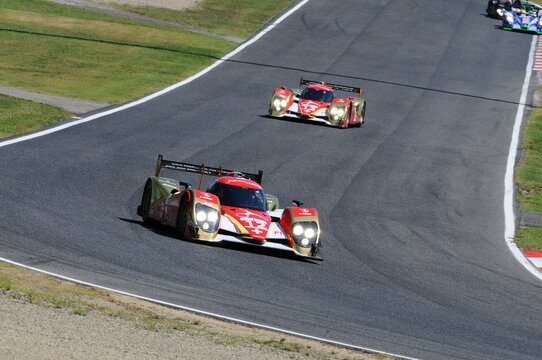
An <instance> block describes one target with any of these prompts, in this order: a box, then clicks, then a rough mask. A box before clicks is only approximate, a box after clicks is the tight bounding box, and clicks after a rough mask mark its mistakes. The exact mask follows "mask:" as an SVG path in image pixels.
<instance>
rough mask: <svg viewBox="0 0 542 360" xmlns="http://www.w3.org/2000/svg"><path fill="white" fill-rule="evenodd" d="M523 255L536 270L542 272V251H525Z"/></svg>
mask: <svg viewBox="0 0 542 360" xmlns="http://www.w3.org/2000/svg"><path fill="white" fill-rule="evenodd" d="M523 253H524V254H525V257H527V259H528V260H529V261H530V262H531V263H532V264H533V265H534V266H535V267H536V268H538V269H539V270H541V271H542V251H532V250H523Z"/></svg>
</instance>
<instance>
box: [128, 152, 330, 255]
mask: <svg viewBox="0 0 542 360" xmlns="http://www.w3.org/2000/svg"><path fill="white" fill-rule="evenodd" d="M163 168H165V169H170V170H178V171H185V172H191V173H198V174H200V175H201V178H200V182H199V187H201V186H202V184H203V178H204V176H205V175H209V176H215V177H217V179H216V180H215V181H213V182H212V183H211V185H210V186H209V187H208V188H207V190H206V191H201V190H199V189H193V188H192V185H191V184H190V183H187V182H183V181H177V180H174V179H170V178H165V177H161V176H160V170H161V169H163ZM262 175H263V173H262V171H259V172H258V174H251V173H246V172H238V171H232V170H226V169H222V168H212V167H207V166H204V165H195V164H189V163H182V162H176V161H171V160H165V159H164V158H163V156H162V155H159V156H158V163H157V165H156V171H155V176H151V177H149V178H148V179H147V182H146V183H145V188H144V190H143V196H142V198H141V205H140V206H139V207H138V209H137V213H138V215H139V216H141V217H142V218H143V221H144V222H145V223H152V222H158V223H162V224H165V225H166V226H168V227H171V228H173V229H175V230H176V231H177V232H178V234H179V235H180V236H181V237H182V238H185V239H189V240H199V241H206V242H213V243H218V242H222V241H224V242H234V243H243V244H247V245H253V246H258V247H261V248H272V249H279V250H287V251H289V252H291V253H293V254H295V255H297V256H299V257H303V258H310V259H314V260H322V256H321V241H320V216H319V215H318V212H317V211H316V210H315V209H312V208H306V207H301V206H302V204H303V203H302V202H301V201H297V200H294V201H293V203H294V204H295V205H294V206H291V207H286V208H284V209H279V202H278V199H277V197H276V196H274V195H270V194H265V193H264V191H263V189H262V187H261V181H262Z"/></svg>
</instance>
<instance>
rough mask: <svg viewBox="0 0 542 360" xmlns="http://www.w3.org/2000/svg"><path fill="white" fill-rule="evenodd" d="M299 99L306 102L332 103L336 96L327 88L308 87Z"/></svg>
mask: <svg viewBox="0 0 542 360" xmlns="http://www.w3.org/2000/svg"><path fill="white" fill-rule="evenodd" d="M299 98H301V99H304V100H314V101H321V102H326V103H331V102H332V101H333V99H335V94H334V93H333V90H332V89H330V88H328V87H327V86H326V87H324V86H318V87H316V86H307V87H306V88H305V89H303V92H302V93H301V95H300V96H299Z"/></svg>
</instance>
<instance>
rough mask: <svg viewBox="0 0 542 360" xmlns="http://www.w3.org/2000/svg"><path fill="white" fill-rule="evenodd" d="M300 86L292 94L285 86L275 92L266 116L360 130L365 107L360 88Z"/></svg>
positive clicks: (309, 83)
mask: <svg viewBox="0 0 542 360" xmlns="http://www.w3.org/2000/svg"><path fill="white" fill-rule="evenodd" d="M299 86H300V88H294V89H291V90H290V89H288V87H286V86H282V87H281V88H279V89H276V90H275V91H274V92H273V96H272V97H271V101H270V103H269V115H270V116H273V117H292V118H297V119H304V120H313V121H318V122H323V123H326V124H328V125H332V126H336V127H341V128H347V127H349V126H352V127H360V126H361V124H363V123H364V122H365V110H366V108H367V106H366V104H365V100H363V99H362V88H361V87H359V88H356V87H351V86H346V85H338V84H332V83H325V82H320V81H312V80H304V79H301V80H300V82H299ZM303 86H304V88H302V89H301V87H303ZM335 91H343V92H350V93H355V94H356V95H358V97H354V96H348V97H346V98H337V97H336V94H335Z"/></svg>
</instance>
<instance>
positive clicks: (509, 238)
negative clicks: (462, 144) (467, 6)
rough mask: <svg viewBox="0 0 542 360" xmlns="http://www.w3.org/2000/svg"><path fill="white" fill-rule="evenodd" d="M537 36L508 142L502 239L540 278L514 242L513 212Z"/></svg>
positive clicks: (514, 222) (538, 276) (541, 276)
mask: <svg viewBox="0 0 542 360" xmlns="http://www.w3.org/2000/svg"><path fill="white" fill-rule="evenodd" d="M537 38H538V36H536V35H534V36H533V41H532V42H531V51H530V52H529V62H528V63H527V68H526V70H525V71H526V73H525V80H524V81H523V88H522V90H521V96H520V98H519V106H518V111H517V113H516V121H515V123H514V131H513V133H512V141H511V142H510V149H509V151H508V162H507V165H506V173H505V175H504V224H505V226H504V240H505V241H506V244H507V245H508V248H509V249H510V251H511V252H512V254H514V256H515V257H516V259H517V260H518V261H519V262H520V263H521V264H522V265H523V266H524V267H525V268H526V269H527V270H529V271H530V272H531V273H532V274H533V275H534V276H536V277H537V278H539V279H541V280H542V273H541V272H540V271H539V270H538V269H537V268H536V267H534V266H533V264H531V263H530V262H529V260H527V258H526V257H525V255H524V254H523V252H522V251H521V249H520V248H518V246H517V245H516V243H515V242H514V234H515V231H516V216H515V214H514V191H515V186H514V166H515V164H516V156H517V151H518V143H519V135H520V131H521V123H522V122H523V113H524V111H525V101H526V99H527V93H528V91H529V82H530V81H531V74H532V68H533V59H534V56H533V54H534V51H535V48H536V43H537Z"/></svg>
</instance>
